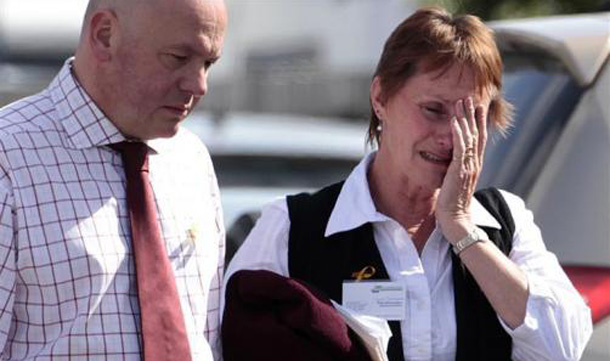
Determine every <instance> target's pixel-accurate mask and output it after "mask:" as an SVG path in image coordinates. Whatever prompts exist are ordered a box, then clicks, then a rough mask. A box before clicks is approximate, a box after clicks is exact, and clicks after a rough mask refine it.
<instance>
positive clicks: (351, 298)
mask: <svg viewBox="0 0 610 361" xmlns="http://www.w3.org/2000/svg"><path fill="white" fill-rule="evenodd" d="M406 298H407V290H406V288H405V286H404V285H403V284H401V283H398V282H390V281H361V282H353V281H351V282H343V306H344V307H346V308H348V309H350V310H352V311H355V312H358V313H361V314H364V315H370V316H375V317H379V318H383V319H385V320H388V321H401V320H404V319H405V303H406Z"/></svg>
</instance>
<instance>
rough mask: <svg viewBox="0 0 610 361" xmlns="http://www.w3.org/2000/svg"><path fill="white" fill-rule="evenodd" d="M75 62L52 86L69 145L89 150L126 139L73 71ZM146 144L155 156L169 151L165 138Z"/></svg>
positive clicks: (66, 63)
mask: <svg viewBox="0 0 610 361" xmlns="http://www.w3.org/2000/svg"><path fill="white" fill-rule="evenodd" d="M73 61H74V57H72V58H70V59H68V60H66V62H65V63H64V65H63V67H62V68H61V70H60V71H59V74H58V75H57V76H56V77H55V79H54V80H53V82H52V83H51V85H50V86H49V92H50V94H51V98H52V100H53V103H54V104H55V108H56V109H57V112H58V115H59V120H60V122H61V124H62V125H63V127H64V129H65V131H66V133H67V136H68V145H69V146H71V147H73V148H75V149H85V148H91V147H97V146H103V145H109V144H114V143H119V142H122V141H124V140H126V138H125V136H124V135H123V134H122V133H121V132H120V131H119V129H118V128H117V127H116V126H115V125H114V124H113V123H112V121H110V119H108V117H107V116H106V115H105V114H104V113H103V112H102V110H101V109H100V108H99V107H98V106H97V104H95V102H94V101H93V99H91V97H90V96H89V94H87V91H86V90H85V89H84V88H83V86H82V85H81V84H80V83H79V82H78V79H76V77H75V75H74V73H73V71H72V63H73ZM145 143H146V144H147V145H148V146H149V147H150V148H151V149H152V150H153V151H154V152H155V153H158V152H161V151H163V150H164V149H166V148H168V146H167V140H165V139H155V140H151V141H146V142H145Z"/></svg>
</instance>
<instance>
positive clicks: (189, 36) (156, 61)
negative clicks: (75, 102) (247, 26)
mask: <svg viewBox="0 0 610 361" xmlns="http://www.w3.org/2000/svg"><path fill="white" fill-rule="evenodd" d="M226 23H227V15H226V8H225V5H224V2H223V1H222V0H92V1H90V3H89V8H88V9H87V14H86V17H85V26H84V27H83V33H82V36H81V41H80V44H79V47H78V49H77V52H76V58H75V60H74V63H73V69H74V70H75V73H76V76H77V78H78V79H79V80H80V81H81V83H82V84H83V85H84V87H85V90H87V92H88V93H89V94H90V95H91V96H92V98H93V100H94V101H95V103H96V104H97V105H98V106H99V107H100V108H101V110H102V111H103V112H104V113H105V114H106V116H108V118H109V119H110V120H111V121H112V122H113V123H114V124H115V125H116V126H117V128H119V130H120V131H121V132H123V133H124V134H125V135H127V136H130V137H135V138H140V139H153V138H157V137H169V136H172V135H173V134H175V132H176V131H177V129H178V128H177V127H178V124H179V123H180V122H181V121H182V120H183V119H184V118H185V117H186V115H188V114H189V113H190V112H191V111H192V110H193V108H194V106H195V105H196V104H197V103H198V101H199V99H200V98H201V97H203V96H204V95H205V94H206V92H207V76H208V72H209V69H210V67H211V65H212V64H214V63H215V62H216V60H218V58H219V57H220V54H221V50H222V45H223V40H224V34H225V28H226Z"/></svg>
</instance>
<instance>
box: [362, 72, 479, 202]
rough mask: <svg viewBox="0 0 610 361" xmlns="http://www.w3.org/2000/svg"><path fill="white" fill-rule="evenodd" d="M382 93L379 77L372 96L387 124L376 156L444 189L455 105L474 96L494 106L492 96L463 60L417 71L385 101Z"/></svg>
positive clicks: (412, 178) (418, 182) (422, 183)
mask: <svg viewBox="0 0 610 361" xmlns="http://www.w3.org/2000/svg"><path fill="white" fill-rule="evenodd" d="M380 94H381V85H380V83H379V81H378V80H377V79H375V81H374V82H373V84H372V86H371V95H372V100H373V106H374V107H375V108H376V111H377V114H378V117H379V118H380V119H381V123H382V127H383V130H382V132H381V145H380V147H379V152H378V154H377V159H376V161H380V162H382V164H385V165H386V167H385V169H386V171H389V172H390V174H391V176H392V177H395V176H398V177H400V178H401V179H402V180H407V181H408V182H409V184H410V185H414V186H418V187H423V188H424V189H430V190H432V189H436V188H440V186H441V184H442V182H443V179H444V177H445V173H446V172H447V168H448V167H449V164H450V162H451V159H452V154H453V141H452V135H451V128H450V120H451V118H452V117H453V116H454V115H456V104H457V103H458V101H460V100H462V101H464V102H465V101H466V99H467V98H468V97H472V99H473V101H474V105H475V106H476V105H483V107H484V108H485V109H488V108H489V99H488V98H489V97H488V96H485V97H483V98H482V97H481V95H480V92H479V91H478V89H477V87H476V83H475V79H474V73H473V72H472V71H471V69H470V68H468V67H466V66H460V65H453V66H452V67H450V68H449V69H447V70H446V71H444V72H443V71H432V72H428V73H422V72H417V73H415V74H414V75H413V76H411V77H410V78H409V79H408V80H407V81H406V82H405V84H404V85H403V87H402V88H401V89H400V90H399V91H398V92H397V93H396V94H395V95H394V96H392V97H390V98H389V99H387V100H386V101H385V102H383V101H381V100H380V99H381V96H380Z"/></svg>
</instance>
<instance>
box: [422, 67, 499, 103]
mask: <svg viewBox="0 0 610 361" xmlns="http://www.w3.org/2000/svg"><path fill="white" fill-rule="evenodd" d="M416 72H421V73H425V74H427V75H428V76H429V77H431V78H432V79H442V78H444V77H446V76H447V74H448V73H449V72H453V73H454V74H455V75H457V76H456V77H455V80H456V81H458V82H472V86H473V87H474V93H475V95H476V96H477V97H478V98H479V99H489V98H491V97H492V95H493V94H494V93H495V92H496V91H497V89H496V87H495V85H494V84H493V82H492V81H491V79H490V77H489V76H488V75H487V74H485V72H484V71H482V70H481V69H478V68H477V67H476V66H474V65H473V64H468V63H465V62H460V61H447V62H438V61H434V60H430V59H424V60H422V61H420V62H419V63H418V64H417V67H416Z"/></svg>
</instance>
